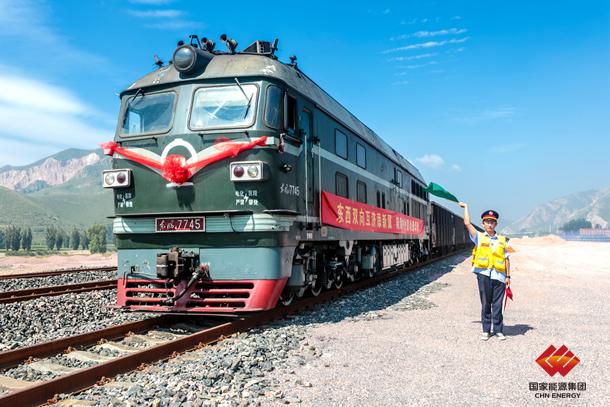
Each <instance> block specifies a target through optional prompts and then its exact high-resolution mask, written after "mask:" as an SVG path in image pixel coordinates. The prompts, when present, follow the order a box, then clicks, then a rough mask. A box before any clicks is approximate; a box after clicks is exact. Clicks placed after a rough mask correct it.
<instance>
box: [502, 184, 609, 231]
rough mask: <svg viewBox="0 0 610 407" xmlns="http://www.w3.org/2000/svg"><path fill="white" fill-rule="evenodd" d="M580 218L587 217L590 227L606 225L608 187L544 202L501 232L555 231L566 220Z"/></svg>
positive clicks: (607, 217) (607, 216)
mask: <svg viewBox="0 0 610 407" xmlns="http://www.w3.org/2000/svg"><path fill="white" fill-rule="evenodd" d="M579 218H584V219H586V220H588V221H589V222H591V224H592V225H593V227H595V226H596V225H599V226H600V227H602V228H607V227H609V226H610V188H608V187H607V188H601V189H595V190H590V191H582V192H577V193H574V194H570V195H566V196H563V197H561V198H558V199H554V200H552V201H549V202H546V203H544V204H542V205H539V206H537V207H535V208H534V209H533V210H532V211H531V212H530V213H529V214H528V215H527V216H525V217H524V218H521V219H519V220H517V221H516V222H514V223H512V224H511V225H509V226H508V227H506V228H505V229H504V230H503V233H507V234H518V233H529V232H533V233H536V232H546V233H549V232H557V231H558V229H559V228H560V227H561V226H563V225H564V224H565V223H566V222H568V221H570V220H573V219H579Z"/></svg>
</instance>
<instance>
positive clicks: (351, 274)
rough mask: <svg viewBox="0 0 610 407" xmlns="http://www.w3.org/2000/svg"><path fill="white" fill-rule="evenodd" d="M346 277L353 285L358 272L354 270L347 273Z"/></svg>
mask: <svg viewBox="0 0 610 407" xmlns="http://www.w3.org/2000/svg"><path fill="white" fill-rule="evenodd" d="M345 277H346V278H347V281H349V282H350V283H353V282H354V281H356V272H355V271H354V270H351V271H348V272H347V273H345Z"/></svg>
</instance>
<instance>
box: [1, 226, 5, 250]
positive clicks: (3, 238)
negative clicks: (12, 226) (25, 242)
mask: <svg viewBox="0 0 610 407" xmlns="http://www.w3.org/2000/svg"><path fill="white" fill-rule="evenodd" d="M5 242H6V233H5V232H4V229H0V248H4V247H6V246H5Z"/></svg>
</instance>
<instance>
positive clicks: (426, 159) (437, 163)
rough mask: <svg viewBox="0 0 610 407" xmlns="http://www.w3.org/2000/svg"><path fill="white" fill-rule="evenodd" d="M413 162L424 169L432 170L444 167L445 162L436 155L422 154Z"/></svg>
mask: <svg viewBox="0 0 610 407" xmlns="http://www.w3.org/2000/svg"><path fill="white" fill-rule="evenodd" d="M415 161H417V162H418V163H419V164H421V165H423V166H424V167H429V168H433V169H440V168H443V166H444V165H445V160H443V157H441V156H440V155H438V154H424V155H422V156H421V157H417V158H416V159H415Z"/></svg>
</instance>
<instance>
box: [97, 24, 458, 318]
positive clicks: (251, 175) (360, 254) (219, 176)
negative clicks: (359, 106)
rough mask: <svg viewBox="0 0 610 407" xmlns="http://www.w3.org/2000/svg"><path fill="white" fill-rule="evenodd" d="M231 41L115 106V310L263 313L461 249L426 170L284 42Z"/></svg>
mask: <svg viewBox="0 0 610 407" xmlns="http://www.w3.org/2000/svg"><path fill="white" fill-rule="evenodd" d="M221 40H222V41H223V42H224V43H225V44H226V46H227V51H224V52H221V51H218V50H216V49H215V44H214V42H213V41H211V40H209V39H206V38H203V39H199V38H198V37H197V36H194V35H192V36H190V39H189V42H188V43H186V44H185V43H183V42H179V43H178V47H177V49H176V50H175V52H174V54H173V58H172V61H171V62H170V63H169V64H168V65H166V66H164V64H163V63H162V62H160V61H158V65H159V68H158V69H156V70H155V71H153V72H151V73H149V74H147V75H146V76H144V77H142V78H140V79H138V80H137V81H135V82H134V83H133V84H132V85H131V86H129V88H128V89H126V90H125V91H123V92H122V93H121V94H120V99H121V109H120V116H119V120H118V125H117V130H116V136H115V139H114V141H111V142H108V143H104V144H103V145H102V147H103V150H104V152H105V153H106V154H108V155H110V156H112V157H113V164H112V165H113V167H112V168H113V169H112V170H108V171H105V172H104V173H103V176H102V178H103V184H104V187H106V188H112V189H113V190H114V206H115V215H114V220H113V232H114V234H115V238H116V246H117V249H118V298H117V305H118V306H119V307H121V308H126V309H130V310H142V311H159V312H190V313H235V312H249V311H260V310H265V309H269V308H273V307H275V306H276V305H277V304H278V302H279V303H281V304H288V303H290V302H291V301H293V299H294V298H295V297H301V296H303V295H306V294H308V295H314V296H316V295H319V294H320V292H321V291H322V290H328V289H333V288H340V287H341V286H342V285H343V284H344V283H346V282H351V281H354V280H356V279H359V278H365V277H367V276H372V275H374V274H375V273H379V272H381V271H382V270H385V269H388V268H394V267H398V266H401V265H403V264H406V263H413V262H418V261H421V260H423V259H425V258H427V257H428V256H429V255H430V254H431V252H432V253H446V252H448V251H450V250H455V249H457V248H460V247H463V246H464V245H465V242H467V240H466V239H465V238H464V236H465V235H464V233H465V232H464V230H465V229H464V226H463V224H461V223H460V221H459V217H458V216H456V215H453V214H451V212H449V211H447V210H446V209H444V208H442V207H440V206H438V205H431V204H430V200H429V197H428V194H427V192H426V190H425V182H424V179H423V177H422V176H421V174H420V172H419V171H418V170H417V168H415V167H414V166H413V165H412V164H411V163H410V162H409V161H407V160H406V159H405V158H403V157H402V156H401V155H400V154H399V153H398V152H396V151H395V150H394V149H393V148H392V147H390V146H389V145H388V144H387V143H386V142H384V141H383V140H382V139H381V138H380V137H378V136H377V135H376V134H375V133H374V132H373V131H372V130H371V129H369V128H368V127H367V126H365V125H364V124H363V123H362V122H360V121H359V120H358V119H357V118H356V117H355V116H354V115H352V114H351V113H350V112H349V111H348V110H347V109H345V108H344V107H343V106H342V105H341V104H339V103H338V102H337V101H336V100H335V99H333V98H332V97H330V96H329V95H328V94H327V93H326V92H325V91H324V90H322V89H321V88H320V87H319V86H318V85H317V84H316V83H314V82H313V81H312V80H311V79H310V78H309V77H308V76H307V75H305V74H304V73H303V72H302V71H301V70H300V69H299V67H298V66H297V62H296V58H295V57H291V60H290V62H289V63H282V62H280V61H279V60H278V59H277V57H276V55H275V51H276V49H277V40H275V41H274V42H272V43H271V42H266V41H256V42H254V43H253V44H252V45H250V46H248V47H247V48H245V49H244V50H242V51H240V52H238V51H237V42H236V41H235V40H233V39H230V38H228V37H226V36H225V35H223V36H221ZM431 228H432V230H433V233H432V236H433V239H432V241H431V239H430V235H431Z"/></svg>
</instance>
